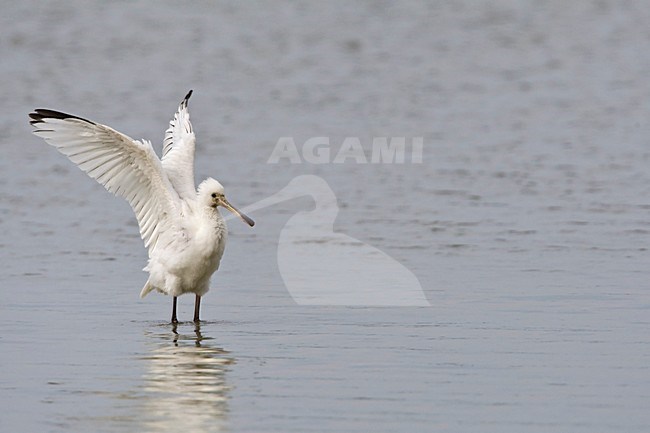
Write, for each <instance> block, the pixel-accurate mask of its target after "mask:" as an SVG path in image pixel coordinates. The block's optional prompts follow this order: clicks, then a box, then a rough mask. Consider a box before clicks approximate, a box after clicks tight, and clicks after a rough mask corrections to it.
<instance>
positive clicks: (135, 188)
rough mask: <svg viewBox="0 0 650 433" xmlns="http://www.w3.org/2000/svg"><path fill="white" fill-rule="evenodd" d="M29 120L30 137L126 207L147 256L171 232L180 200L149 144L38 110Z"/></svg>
mask: <svg viewBox="0 0 650 433" xmlns="http://www.w3.org/2000/svg"><path fill="white" fill-rule="evenodd" d="M29 117H30V118H31V119H32V120H31V121H30V123H31V124H32V125H33V126H34V127H35V128H36V130H35V131H34V134H36V135H37V136H39V137H41V138H43V139H45V141H46V142H47V143H49V144H51V145H52V146H54V147H56V148H57V150H58V151H59V152H61V153H62V154H64V155H65V156H67V157H68V158H69V159H70V160H71V161H72V162H74V163H75V164H77V166H79V168H80V169H81V170H83V171H84V172H86V173H87V174H88V175H89V176H90V177H92V178H93V179H95V180H96V181H97V182H99V183H100V184H102V185H103V186H104V187H105V188H106V189H107V190H108V191H110V192H112V193H113V194H115V195H118V196H121V197H124V198H125V199H126V200H127V201H128V202H129V204H130V205H131V207H132V208H133V210H134V212H135V214H136V217H137V219H138V225H139V226H140V235H141V236H142V239H143V240H144V244H145V247H147V248H148V249H149V254H150V255H151V252H152V251H153V250H154V249H155V247H156V244H157V243H158V240H159V239H160V237H161V235H163V234H164V233H169V232H170V231H171V230H175V229H176V226H177V224H176V223H177V222H178V221H179V218H180V211H179V209H180V199H179V197H178V195H177V194H176V192H175V191H174V189H173V188H172V186H171V184H170V183H169V180H168V179H167V176H166V175H165V172H164V171H163V168H162V165H161V163H160V160H159V159H158V157H157V156H156V154H155V152H154V150H153V147H152V146H151V143H150V142H148V141H145V140H143V141H137V140H133V139H132V138H129V137H127V136H126V135H124V134H122V133H120V132H117V131H116V130H114V129H112V128H110V127H108V126H105V125H101V124H98V123H95V122H92V121H90V120H87V119H83V118H81V117H77V116H72V115H70V114H65V113H61V112H58V111H52V110H44V109H38V110H35V112H34V113H30V115H29Z"/></svg>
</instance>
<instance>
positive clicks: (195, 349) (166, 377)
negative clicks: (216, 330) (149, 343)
mask: <svg viewBox="0 0 650 433" xmlns="http://www.w3.org/2000/svg"><path fill="white" fill-rule="evenodd" d="M193 325H194V326H195V328H194V334H193V335H191V334H190V335H186V334H183V333H180V332H179V331H178V327H177V325H175V324H174V325H173V327H172V333H171V334H169V333H165V334H158V333H149V335H148V336H149V337H152V338H154V339H156V340H159V341H156V347H155V348H154V349H153V350H152V351H151V354H150V355H149V356H147V357H146V358H145V360H146V361H148V366H147V372H146V373H145V374H144V376H143V380H144V384H143V385H144V386H143V391H144V392H145V393H146V395H147V398H145V399H144V401H143V405H144V408H143V409H144V411H143V417H142V421H143V424H144V426H143V427H144V428H143V430H144V431H151V432H172V431H173V432H175V433H179V432H183V431H185V432H219V431H223V430H225V427H226V425H225V424H226V416H227V413H228V398H229V397H228V393H229V391H230V389H229V387H228V385H227V383H226V371H227V369H228V366H229V365H231V364H233V363H234V362H235V360H234V359H233V358H231V357H229V356H228V352H227V351H225V350H223V349H221V348H217V347H211V346H210V345H209V344H207V341H209V340H210V338H209V337H204V336H203V335H202V334H201V328H200V325H199V324H193ZM160 340H163V342H162V343H161V342H160Z"/></svg>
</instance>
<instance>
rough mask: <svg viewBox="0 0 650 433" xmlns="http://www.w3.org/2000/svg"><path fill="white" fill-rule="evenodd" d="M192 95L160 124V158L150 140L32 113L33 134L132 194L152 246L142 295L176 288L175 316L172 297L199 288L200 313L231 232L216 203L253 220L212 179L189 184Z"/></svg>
mask: <svg viewBox="0 0 650 433" xmlns="http://www.w3.org/2000/svg"><path fill="white" fill-rule="evenodd" d="M191 95H192V91H191V90H190V92H189V93H188V94H187V96H186V97H185V99H183V101H182V102H181V104H180V106H179V107H178V111H177V112H176V114H175V115H174V118H173V119H172V120H171V122H170V124H169V128H168V129H167V131H166V132H165V140H164V142H163V156H162V159H158V157H157V156H156V153H155V152H154V150H153V147H152V145H151V142H149V141H146V140H141V141H138V140H133V139H132V138H130V137H128V136H126V135H124V134H122V133H120V132H118V131H116V130H114V129H112V128H110V127H108V126H105V125H101V124H99V123H95V122H93V121H90V120H87V119H83V118H81V117H77V116H73V115H70V114H65V113H61V112H58V111H52V110H45V109H37V110H35V112H34V113H31V114H30V115H29V116H30V118H31V119H32V120H31V121H30V123H31V124H32V125H33V126H34V127H35V128H36V129H35V131H34V133H35V134H36V135H37V136H39V137H41V138H43V139H45V141H46V142H48V143H49V144H51V145H52V146H54V147H56V148H57V150H58V151H59V152H61V153H62V154H64V155H65V156H67V157H68V158H69V159H70V160H71V161H72V162H74V163H75V164H77V166H78V167H79V168H80V169H81V170H83V171H84V172H86V173H87V174H88V175H89V176H90V177H92V178H93V179H95V180H97V182H99V183H100V184H102V185H103V186H104V187H105V188H106V189H107V190H108V191H110V192H112V193H113V194H115V195H119V196H122V197H124V198H125V199H126V200H127V201H128V202H129V204H130V205H131V207H132V208H133V210H134V212H135V214H136V217H137V220H138V225H139V227H140V235H141V236H142V239H143V240H144V244H145V247H147V248H148V253H149V263H148V265H147V267H145V269H144V270H146V271H149V279H148V280H147V283H146V284H145V286H144V287H143V289H142V292H141V293H140V296H141V297H144V296H146V295H147V294H148V293H149V292H151V291H152V290H156V291H158V292H161V293H164V294H167V295H171V296H173V308H172V322H177V318H176V298H177V297H178V296H180V295H182V294H184V293H194V294H195V295H196V299H195V304H194V321H197V322H198V321H199V310H200V305H201V296H203V295H204V294H205V293H206V292H207V291H208V290H209V284H210V277H211V276H212V274H213V273H214V272H215V271H216V270H217V269H218V268H219V263H220V261H221V256H222V255H223V252H224V248H225V246H226V239H227V236H228V230H227V227H226V223H225V221H224V219H223V217H222V216H221V214H220V213H219V210H218V206H223V207H225V208H226V209H228V210H230V211H231V212H233V213H235V214H237V215H238V216H240V217H241V218H242V219H243V220H244V221H245V222H246V223H247V224H249V225H250V226H251V227H252V226H253V225H254V222H253V220H251V219H250V218H248V217H247V216H246V215H244V214H243V213H241V212H239V211H238V210H237V209H236V208H235V207H233V206H232V205H231V204H230V203H229V202H228V200H226V197H225V194H224V188H223V186H222V185H221V184H220V183H219V182H217V181H216V180H214V179H212V178H208V179H206V180H204V181H203V182H202V183H201V184H200V185H199V187H198V189H197V188H195V186H194V147H195V136H194V132H193V130H192V125H191V123H190V116H189V112H188V110H187V101H188V99H189V98H190V96H191Z"/></svg>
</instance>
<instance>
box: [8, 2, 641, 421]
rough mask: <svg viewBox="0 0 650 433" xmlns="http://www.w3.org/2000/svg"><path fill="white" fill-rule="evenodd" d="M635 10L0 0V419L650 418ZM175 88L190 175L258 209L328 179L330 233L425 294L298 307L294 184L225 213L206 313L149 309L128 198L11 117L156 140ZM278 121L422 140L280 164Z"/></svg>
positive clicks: (304, 204) (304, 131) (293, 128)
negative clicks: (280, 252)
mask: <svg viewBox="0 0 650 433" xmlns="http://www.w3.org/2000/svg"><path fill="white" fill-rule="evenodd" d="M649 22H650V9H649V8H648V7H647V3H646V2H643V1H637V2H635V1H630V2H615V1H577V2H562V1H550V2H525V1H490V2H487V1H466V2H464V1H451V2H410V1H407V2H395V3H393V2H354V3H352V4H349V3H347V2H319V3H307V2H216V3H213V2H193V3H191V4H189V5H186V4H182V3H180V2H111V3H108V2H82V1H70V2H34V1H26V2H6V3H4V4H3V12H2V14H0V24H1V25H0V29H1V30H0V50H1V52H2V57H1V60H0V74H1V76H2V80H0V89H1V94H2V96H3V98H2V99H3V101H2V102H3V103H2V108H1V109H0V110H2V116H0V127H1V130H2V134H1V138H0V140H1V142H0V145H1V146H2V157H1V158H0V228H1V229H2V234H3V236H2V239H1V240H0V255H1V260H2V270H1V271H0V290H1V292H0V293H1V294H2V302H1V303H0V317H1V318H2V328H3V329H2V333H0V348H1V349H0V367H1V368H0V408H1V410H0V430H2V431H40V432H60V431H66V432H70V431H75V432H76V431H78V432H87V431H95V432H132V431H157V432H158V431H182V430H183V429H184V430H185V431H206V432H214V431H232V432H257V431H268V432H273V431H275V432H287V431H300V432H305V431H342V432H343V431H349V432H351V431H357V432H365V431H375V432H389V431H412V432H419V431H444V432H467V431H481V432H509V431H511V432H522V431H525V432H548V431H562V432H596V431H597V432H605V431H608V432H621V431H625V432H647V431H648V428H649V427H650V413H649V412H648V410H647V408H648V407H650V370H649V365H650V336H649V333H648V328H649V325H650V317H649V314H650V296H649V292H648V278H647V275H648V271H647V264H648V259H649V257H650V253H649V252H648V249H647V248H648V243H649V241H650V172H649V170H648V168H649V164H650V150H649V149H650V148H649V147H648V143H649V140H650V128H649V127H648V125H649V122H648V119H650V103H649V101H650V80H649V79H648V77H650V49H649V48H650V33H649V32H648V23H649ZM190 88H193V89H194V90H195V95H194V96H193V98H192V100H191V103H190V112H191V115H192V122H193V124H194V128H195V131H196V134H197V139H198V149H197V161H196V164H197V169H196V174H197V178H198V179H201V178H203V177H205V176H214V177H216V178H218V179H219V180H221V181H222V183H223V184H224V185H225V186H226V191H227V193H228V196H229V198H230V200H231V201H232V203H233V204H235V205H239V206H245V205H248V204H250V203H254V202H256V201H258V200H260V199H263V198H265V197H267V196H269V195H271V194H273V193H275V192H276V191H278V190H280V189H281V188H283V187H284V186H285V185H286V184H287V183H288V182H289V181H290V180H291V179H292V178H293V177H295V176H297V175H300V174H316V175H318V176H321V177H322V178H324V179H325V180H326V181H327V182H328V184H329V185H330V187H331V188H332V189H333V191H334V192H335V194H336V196H337V199H338V205H339V213H338V218H337V220H336V224H335V229H336V230H337V231H340V232H342V233H345V234H347V235H349V236H352V237H354V238H357V239H359V240H361V241H362V242H364V243H367V244H370V245H373V246H374V247H377V248H380V249H382V250H383V251H384V252H386V253H387V254H389V255H390V256H392V257H393V258H395V259H396V260H399V261H400V262H401V263H402V264H403V265H405V266H406V267H407V268H409V269H410V270H411V271H412V272H413V273H414V274H415V275H417V277H418V279H419V281H420V282H421V284H422V286H423V288H424V290H425V292H426V295H427V298H428V300H429V302H430V303H431V305H432V306H431V307H428V308H390V307H388V308H372V307H355V308H351V307H327V306H322V307H309V306H298V305H296V304H295V303H294V302H293V300H292V299H291V296H290V295H289V293H288V291H287V289H286V288H285V287H284V285H283V282H282V279H281V277H280V275H279V272H278V267H277V261H276V248H277V241H278V235H279V232H280V230H281V229H282V227H283V226H284V224H285V223H286V221H287V220H288V219H289V218H290V217H291V216H292V215H293V214H295V213H296V212H299V211H301V210H306V209H312V208H313V202H312V201H311V200H310V199H309V197H303V198H298V199H295V200H291V201H288V202H285V203H282V204H278V205H275V206H273V207H271V208H268V209H265V210H262V211H259V212H256V213H255V214H253V215H251V216H252V217H254V218H255V219H256V221H257V223H258V224H257V225H256V227H255V228H254V229H252V230H251V229H249V228H248V227H247V226H245V225H244V224H242V223H240V222H239V221H236V220H231V221H230V222H229V225H230V232H231V236H230V241H229V244H228V247H227V249H226V254H225V257H224V259H223V261H222V266H221V269H220V270H219V272H218V273H217V274H216V275H215V278H214V279H213V284H212V287H213V289H212V290H211V292H210V293H209V294H208V295H207V296H206V297H205V299H204V302H203V310H202V311H203V314H202V316H203V319H204V320H205V321H206V322H204V323H202V324H201V326H200V327H199V329H195V327H194V325H193V324H191V323H189V322H183V323H181V324H179V326H178V327H177V328H176V329H174V328H172V326H171V325H169V324H168V323H167V320H168V317H169V314H170V309H171V305H170V304H171V300H170V299H169V298H167V297H163V296H158V295H155V294H153V295H150V296H149V297H148V298H146V299H144V300H140V299H139V298H138V293H139V290H140V288H141V287H142V285H143V284H144V282H145V280H146V275H145V274H144V273H142V272H141V268H142V267H143V266H144V264H145V262H146V253H145V250H144V248H143V247H142V245H141V241H140V239H139V237H138V234H137V227H136V225H135V220H134V218H133V216H132V213H131V210H130V209H129V207H128V205H127V204H126V203H125V202H122V201H120V200H117V199H115V198H114V197H111V196H110V194H108V193H106V192H105V191H104V190H103V189H102V188H101V187H100V186H99V185H97V184H95V183H94V182H93V181H91V180H89V179H87V178H86V176H85V175H84V174H83V173H81V172H80V171H79V170H78V169H76V168H75V167H73V166H72V164H71V163H70V162H69V161H67V160H66V159H65V158H64V157H62V156H61V155H59V154H58V153H57V152H56V151H54V149H52V148H50V147H49V146H47V145H46V144H45V143H44V142H43V141H42V140H40V139H38V138H36V137H33V136H31V135H30V128H29V125H28V124H27V113H28V112H29V111H30V110H32V109H34V108H36V107H47V108H54V109H58V110H62V111H68V112H72V113H74V114H78V115H81V116H84V117H88V118H91V119H94V120H97V121H99V122H102V123H105V124H108V125H111V126H113V127H115V128H116V129H118V130H120V131H122V132H125V133H127V134H129V135H130V136H132V137H134V138H141V137H144V138H147V139H151V140H153V141H154V143H160V142H161V141H162V137H163V132H164V129H165V128H166V125H167V122H168V121H169V118H170V117H171V115H172V114H173V111H174V110H175V108H176V106H177V104H178V102H179V101H180V99H181V98H182V97H183V95H184V94H185V92H186V91H187V90H188V89H190ZM283 136H292V137H294V138H295V140H296V142H297V143H301V142H304V140H306V139H307V138H310V137H313V136H328V137H330V139H331V142H332V151H333V152H336V151H337V149H338V147H339V146H340V143H341V142H342V140H343V138H344V137H347V136H355V137H359V138H360V139H361V140H362V143H364V146H365V147H366V149H367V150H370V147H371V140H372V137H375V136H406V137H413V136H422V137H424V154H423V163H422V164H401V165H400V164H390V165H389V164H387V165H377V164H374V165H373V164H367V165H358V164H354V163H352V162H351V161H349V162H347V163H345V164H324V165H313V164H305V163H303V164H290V163H288V162H281V163H280V164H267V160H268V158H269V156H270V154H271V152H272V150H273V147H274V146H275V143H276V141H277V140H278V138H279V137H283ZM319 260H328V257H321V258H319ZM332 289H333V290H336V287H333V288H332ZM191 304H192V300H191V298H190V297H183V298H180V312H179V314H180V319H181V320H188V319H189V318H190V317H191V309H192V305H191Z"/></svg>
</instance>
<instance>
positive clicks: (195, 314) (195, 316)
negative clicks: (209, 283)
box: [194, 295, 201, 323]
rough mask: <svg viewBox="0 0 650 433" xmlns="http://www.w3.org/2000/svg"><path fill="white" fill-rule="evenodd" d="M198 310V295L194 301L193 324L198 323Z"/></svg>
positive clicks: (199, 299) (199, 301) (199, 302)
mask: <svg viewBox="0 0 650 433" xmlns="http://www.w3.org/2000/svg"><path fill="white" fill-rule="evenodd" d="M200 309H201V297H200V296H199V295H196V299H195V300H194V322H196V323H198V322H200V320H199V310H200Z"/></svg>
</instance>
